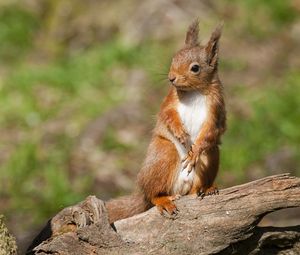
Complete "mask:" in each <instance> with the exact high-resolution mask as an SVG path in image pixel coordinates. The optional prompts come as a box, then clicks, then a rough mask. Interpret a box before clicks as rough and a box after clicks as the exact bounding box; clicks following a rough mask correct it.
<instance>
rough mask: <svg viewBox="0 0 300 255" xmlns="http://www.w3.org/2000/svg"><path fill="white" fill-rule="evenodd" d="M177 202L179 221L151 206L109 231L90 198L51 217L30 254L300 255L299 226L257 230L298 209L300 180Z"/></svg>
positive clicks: (275, 179) (284, 178)
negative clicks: (266, 220) (268, 219)
mask: <svg viewBox="0 0 300 255" xmlns="http://www.w3.org/2000/svg"><path fill="white" fill-rule="evenodd" d="M176 204H177V207H178V209H179V213H178V214H177V215H176V216H175V217H163V216H162V215H160V214H159V213H158V210H157V209H156V208H152V209H150V210H148V211H147V212H144V213H142V214H139V215H136V216H134V217H131V218H128V219H124V220H120V221H117V222H115V223H114V226H112V227H111V226H110V225H109V223H108V220H107V213H106V209H105V204H104V203H103V201H101V200H99V199H97V198H96V197H93V196H90V197H88V198H87V199H86V200H85V201H83V202H81V203H79V204H78V205H75V206H72V207H69V208H66V209H64V210H62V211H61V212H60V213H59V214H57V215H56V216H55V217H54V218H53V219H51V220H50V221H49V223H48V224H47V226H46V227H45V228H44V230H43V231H42V232H41V234H40V235H39V236H37V238H36V239H35V240H34V242H33V244H32V246H31V247H30V249H29V250H28V254H275V253H276V254H281V252H282V254H300V226H294V227H285V228H278V227H257V224H258V223H259V221H260V220H261V219H262V217H264V216H265V215H266V214H268V213H270V212H273V211H276V210H280V209H283V208H290V207H299V206H300V178H297V177H293V176H290V175H289V174H281V175H275V176H269V177H266V178H263V179H259V180H256V181H253V182H249V183H246V184H243V185H239V186H234V187H231V188H227V189H224V190H221V191H220V194H219V195H216V196H207V197H204V198H203V199H200V198H197V197H195V196H185V197H183V198H181V199H180V200H178V201H177V203H176ZM45 233H47V235H46V234H45ZM287 252H288V253H287Z"/></svg>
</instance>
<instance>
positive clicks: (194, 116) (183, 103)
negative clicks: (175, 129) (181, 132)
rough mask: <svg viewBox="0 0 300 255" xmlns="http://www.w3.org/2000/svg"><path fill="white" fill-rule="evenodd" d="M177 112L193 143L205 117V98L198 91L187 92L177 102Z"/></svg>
mask: <svg viewBox="0 0 300 255" xmlns="http://www.w3.org/2000/svg"><path fill="white" fill-rule="evenodd" d="M177 110H178V113H179V116H180V118H181V121H182V123H183V125H184V127H185V129H186V131H187V132H188V133H189V135H190V137H191V142H192V143H193V142H195V139H196V137H197V135H198V134H199V132H200V129H201V127H202V125H203V123H204V122H205V120H206V117H207V103H206V96H205V95H202V94H200V93H199V92H198V91H193V92H188V93H187V94H186V95H184V96H183V97H182V98H181V100H180V101H179V104H178V109H177Z"/></svg>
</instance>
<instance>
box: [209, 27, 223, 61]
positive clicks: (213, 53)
mask: <svg viewBox="0 0 300 255" xmlns="http://www.w3.org/2000/svg"><path fill="white" fill-rule="evenodd" d="M223 25H224V23H223V22H222V23H221V24H219V25H218V26H217V27H216V29H215V31H214V32H213V33H212V34H211V36H210V39H209V41H208V43H207V45H206V46H205V51H206V53H207V61H208V64H209V65H210V66H215V65H217V64H218V52H219V39H220V37H221V34H222V28H223Z"/></svg>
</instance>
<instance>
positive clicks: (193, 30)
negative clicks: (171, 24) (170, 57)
mask: <svg viewBox="0 0 300 255" xmlns="http://www.w3.org/2000/svg"><path fill="white" fill-rule="evenodd" d="M198 34H199V20H198V19H196V20H195V21H194V22H193V23H192V24H191V25H190V26H189V28H188V31H187V33H186V37H185V46H187V47H194V46H197V45H198V44H199V42H198Z"/></svg>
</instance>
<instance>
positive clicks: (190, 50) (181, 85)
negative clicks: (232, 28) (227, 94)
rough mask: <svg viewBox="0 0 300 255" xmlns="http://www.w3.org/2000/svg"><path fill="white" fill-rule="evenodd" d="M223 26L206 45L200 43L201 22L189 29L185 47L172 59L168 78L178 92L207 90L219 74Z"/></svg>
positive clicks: (219, 27)
mask: <svg viewBox="0 0 300 255" xmlns="http://www.w3.org/2000/svg"><path fill="white" fill-rule="evenodd" d="M222 27H223V24H220V25H219V26H218V27H217V28H216V29H215V31H214V32H213V33H212V34H211V36H210V39H209V41H208V42H207V44H206V45H200V43H199V41H198V34H199V22H198V20H196V21H194V22H193V23H192V24H191V25H190V26H189V28H188V31H187V33H186V38H185V45H184V47H183V48H182V49H181V50H179V51H178V52H177V53H176V54H175V56H174V57H173V59H172V63H171V67H170V71H169V75H168V78H169V80H170V82H171V83H172V85H173V86H175V87H176V88H177V89H178V90H183V91H188V90H195V89H202V90H203V89H206V88H208V86H209V84H210V83H211V81H212V79H213V78H214V77H215V75H216V73H217V67H218V51H219V39H220V37H221V32H222Z"/></svg>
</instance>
